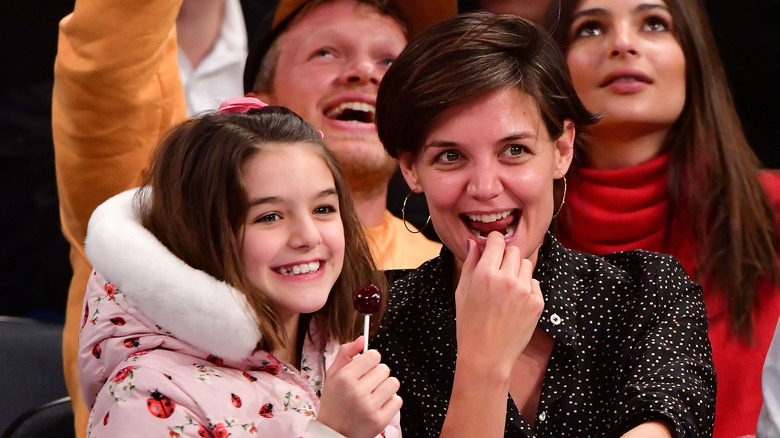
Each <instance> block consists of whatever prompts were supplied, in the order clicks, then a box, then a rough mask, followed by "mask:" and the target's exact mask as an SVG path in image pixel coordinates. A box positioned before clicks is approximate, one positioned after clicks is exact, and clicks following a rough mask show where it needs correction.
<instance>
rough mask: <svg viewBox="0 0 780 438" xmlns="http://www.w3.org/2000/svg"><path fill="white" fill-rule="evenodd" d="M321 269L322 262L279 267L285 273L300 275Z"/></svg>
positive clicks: (281, 272)
mask: <svg viewBox="0 0 780 438" xmlns="http://www.w3.org/2000/svg"><path fill="white" fill-rule="evenodd" d="M319 270H320V262H309V263H301V264H300V265H295V266H293V267H292V268H279V273H280V274H284V275H289V276H293V275H299V274H308V273H310V272H317V271H319Z"/></svg>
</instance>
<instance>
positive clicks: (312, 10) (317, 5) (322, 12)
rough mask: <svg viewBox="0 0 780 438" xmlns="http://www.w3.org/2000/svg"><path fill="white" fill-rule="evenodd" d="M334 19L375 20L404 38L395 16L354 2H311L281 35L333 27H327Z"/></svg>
mask: <svg viewBox="0 0 780 438" xmlns="http://www.w3.org/2000/svg"><path fill="white" fill-rule="evenodd" d="M334 15H335V16H336V18H337V19H338V18H359V19H365V18H371V17H374V18H377V19H379V20H382V21H386V22H387V26H388V27H391V26H392V27H395V28H397V29H399V30H400V31H401V32H403V34H404V36H406V34H407V32H406V25H405V24H404V23H403V22H402V21H401V19H400V18H399V17H397V16H393V15H388V14H387V13H386V12H385V11H382V10H380V9H379V8H378V7H377V6H375V5H373V4H371V3H364V2H359V1H356V0H325V1H322V2H312V4H311V6H304V7H303V9H302V10H301V11H300V12H298V13H297V14H296V15H295V16H294V17H293V18H292V21H291V22H290V23H289V24H288V25H287V28H286V29H285V30H284V31H283V33H287V32H288V31H290V30H292V29H295V28H299V27H312V26H317V27H318V28H327V27H333V26H329V24H330V23H332V22H333V21H334V19H333V18H334Z"/></svg>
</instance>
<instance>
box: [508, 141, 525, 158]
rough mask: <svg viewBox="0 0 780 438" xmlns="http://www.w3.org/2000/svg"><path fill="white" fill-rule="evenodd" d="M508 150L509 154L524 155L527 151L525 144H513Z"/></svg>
mask: <svg viewBox="0 0 780 438" xmlns="http://www.w3.org/2000/svg"><path fill="white" fill-rule="evenodd" d="M506 151H507V153H508V154H509V155H513V156H517V155H523V154H524V153H525V148H524V147H523V146H520V145H516V144H513V145H511V146H509V147H508V148H506Z"/></svg>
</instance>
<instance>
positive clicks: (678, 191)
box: [545, 0, 778, 341]
mask: <svg viewBox="0 0 780 438" xmlns="http://www.w3.org/2000/svg"><path fill="white" fill-rule="evenodd" d="M665 2H666V5H667V7H668V8H669V11H670V13H671V15H672V18H673V19H674V32H675V37H676V38H677V40H678V41H679V43H680V46H681V47H682V49H683V53H684V54H685V64H686V90H687V96H686V100H685V107H684V108H683V112H682V114H681V115H680V118H679V119H678V120H677V122H676V123H675V125H674V126H673V128H672V130H671V131H670V133H669V135H668V137H667V139H666V142H665V143H666V145H665V146H666V148H667V149H668V150H669V153H670V165H669V193H670V195H671V200H672V213H671V214H670V218H669V222H668V226H670V227H671V226H674V223H673V221H674V218H675V217H679V216H682V217H687V218H689V219H690V227H691V229H690V231H691V232H692V233H693V236H694V238H695V239H696V241H697V242H698V245H699V252H698V257H697V260H696V274H695V279H697V281H700V282H701V283H703V284H704V285H705V286H709V287H714V288H715V289H716V290H718V291H721V293H723V294H724V296H725V299H726V302H727V304H728V312H729V320H730V323H731V331H732V333H734V334H736V335H737V336H739V337H741V338H742V339H744V340H746V341H749V340H750V339H751V338H752V334H753V321H752V318H751V311H752V309H753V308H754V307H755V306H757V305H758V288H757V286H758V283H759V280H761V279H762V278H767V279H770V280H772V281H773V282H775V284H777V282H778V261H777V257H778V240H777V239H778V235H777V219H776V216H775V213H774V211H773V209H772V205H771V203H770V201H769V198H768V196H767V194H766V192H765V191H764V189H763V187H762V185H761V183H760V181H759V173H760V167H761V166H760V162H759V160H758V158H757V157H756V155H755V153H754V152H753V150H752V149H751V148H750V145H749V144H748V142H747V139H746V138H745V135H744V133H743V130H742V125H741V123H740V121H739V117H738V115H737V112H736V109H735V107H734V102H733V100H732V97H731V92H730V90H729V88H728V83H727V80H726V74H725V71H724V69H723V65H722V63H721V61H720V57H719V55H718V52H717V48H716V45H715V41H714V38H713V36H712V31H711V29H710V26H709V22H708V20H707V17H706V15H705V13H704V10H703V8H702V6H701V4H700V3H699V1H698V0H665ZM577 4H578V0H554V1H553V2H552V3H551V4H550V7H549V9H548V11H547V16H546V18H545V26H546V27H547V28H548V29H550V30H551V33H552V35H553V38H554V39H555V41H556V42H557V43H558V45H559V46H560V47H561V48H562V49H563V51H564V52H565V51H566V50H567V48H568V45H569V41H568V38H567V34H568V30H569V27H570V26H571V22H572V15H573V13H574V11H575V8H576V7H577ZM679 213H682V214H679Z"/></svg>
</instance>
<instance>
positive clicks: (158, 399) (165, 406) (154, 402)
mask: <svg viewBox="0 0 780 438" xmlns="http://www.w3.org/2000/svg"><path fill="white" fill-rule="evenodd" d="M146 407H147V409H149V412H150V413H151V414H152V415H154V416H155V417H157V418H168V417H170V416H171V414H173V410H174V409H176V403H174V402H173V401H172V400H171V399H169V398H168V397H166V396H164V395H162V394H160V392H159V391H154V392H153V393H152V397H151V398H150V399H148V400H146Z"/></svg>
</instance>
